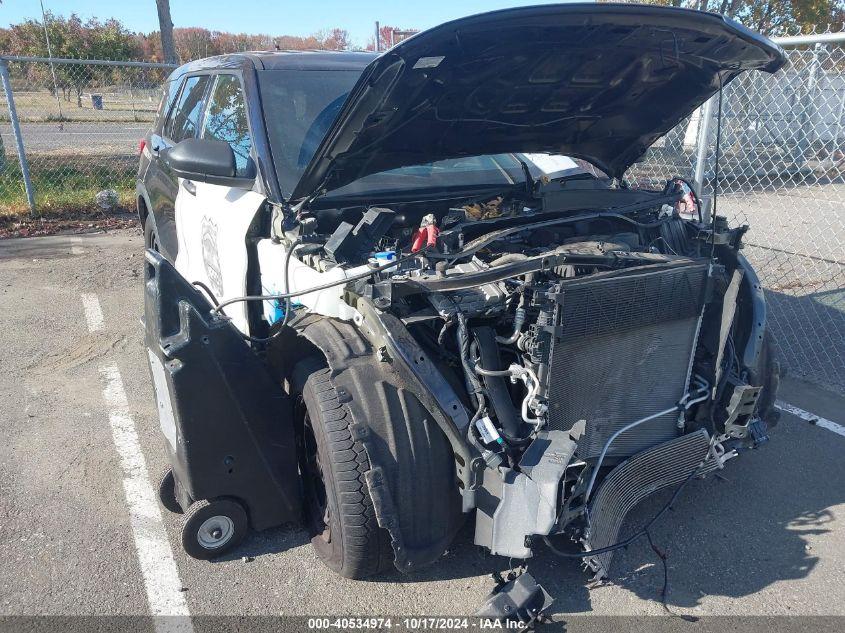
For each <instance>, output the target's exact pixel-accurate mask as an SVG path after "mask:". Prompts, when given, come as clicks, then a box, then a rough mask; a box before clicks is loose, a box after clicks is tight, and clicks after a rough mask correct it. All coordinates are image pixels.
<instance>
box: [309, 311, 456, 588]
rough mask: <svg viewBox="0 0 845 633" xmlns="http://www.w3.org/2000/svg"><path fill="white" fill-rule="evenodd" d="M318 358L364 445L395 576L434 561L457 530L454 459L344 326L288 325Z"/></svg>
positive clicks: (411, 396) (428, 421)
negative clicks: (316, 351)
mask: <svg viewBox="0 0 845 633" xmlns="http://www.w3.org/2000/svg"><path fill="white" fill-rule="evenodd" d="M295 327H296V328H297V329H298V330H299V332H300V334H301V335H302V336H304V337H305V338H307V339H308V340H309V341H310V342H311V343H312V344H313V345H314V346H316V347H317V348H318V349H319V350H320V351H321V352H322V353H323V354H324V355H325V357H326V360H327V362H328V365H329V368H330V369H331V375H332V383H333V384H334V387H335V390H336V391H337V393H338V398H339V399H340V401H341V402H342V403H343V404H344V405H345V406H346V407H348V409H349V412H350V413H351V415H352V420H353V425H352V426H351V431H352V436H353V437H354V438H355V439H357V440H358V441H360V442H361V443H362V444H363V445H364V450H365V451H366V453H367V458H368V459H369V462H370V470H369V472H367V473H366V475H365V478H366V481H367V488H368V490H369V492H370V497H371V498H372V501H373V507H374V509H375V512H376V518H377V520H378V524H379V526H380V527H382V528H384V529H386V530H387V531H388V532H389V533H390V539H391V544H392V546H393V551H394V554H395V561H394V564H395V566H396V568H397V569H398V570H400V571H403V572H408V571H411V570H412V569H413V568H414V567H417V566H420V565H425V564H428V563H431V562H433V561H435V560H436V559H437V558H439V557H440V556H441V555H442V554H443V552H444V551H446V548H447V547H448V546H449V544H450V543H451V542H452V539H453V538H454V536H455V533H456V532H457V531H458V529H459V528H460V527H461V525H462V523H463V514H462V512H461V498H460V495H459V494H458V487H457V485H456V483H455V459H454V457H453V453H452V449H451V446H450V444H449V442H448V441H447V439H446V436H445V435H444V434H443V433H442V432H441V431H440V429H439V428H438V423H437V422H436V421H435V419H434V417H435V416H434V415H433V414H432V413H431V412H430V411H429V410H427V408H426V407H424V406H423V405H422V404H421V402H420V398H418V397H417V391H416V389H414V388H413V386H411V385H409V384H408V382H407V381H405V380H403V379H402V376H401V375H400V374H399V373H398V372H397V371H396V370H395V367H394V365H395V363H391V362H382V361H380V360H379V359H377V357H376V354H375V350H374V349H373V347H372V346H371V345H370V343H369V342H368V341H367V339H366V338H364V336H363V335H362V333H361V332H360V331H359V330H358V329H357V328H356V327H355V326H354V325H352V324H350V323H346V322H343V321H337V320H334V319H329V318H326V317H321V316H318V315H307V316H305V317H304V318H303V319H302V320H301V321H299V322H298V323H296V324H295Z"/></svg>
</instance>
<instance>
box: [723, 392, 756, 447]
mask: <svg viewBox="0 0 845 633" xmlns="http://www.w3.org/2000/svg"><path fill="white" fill-rule="evenodd" d="M762 390H763V388H762V387H752V386H751V385H737V386H736V387H734V392H733V394H731V399H730V401H729V402H728V406H727V407H726V408H727V411H728V418H727V420H725V435H727V436H729V437H733V438H739V439H741V438H746V437H748V427H749V424H750V422H751V416H752V415H753V414H754V409H755V408H756V407H757V399H758V398H759V397H760V392H761V391H762ZM740 417H745V423H744V424H737V423H736V421H737V419H738V418H740Z"/></svg>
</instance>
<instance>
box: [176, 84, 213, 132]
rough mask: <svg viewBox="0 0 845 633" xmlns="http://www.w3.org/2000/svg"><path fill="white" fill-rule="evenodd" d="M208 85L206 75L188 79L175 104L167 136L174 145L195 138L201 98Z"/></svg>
mask: <svg viewBox="0 0 845 633" xmlns="http://www.w3.org/2000/svg"><path fill="white" fill-rule="evenodd" d="M207 85H208V75H202V76H200V77H188V78H187V79H186V80H185V87H184V88H182V93H181V94H180V95H179V101H177V102H176V108H175V109H174V111H173V115H172V117H171V121H170V124H169V125H168V128H167V136H168V137H169V138H170V140H172V141H173V142H174V143H178V142H179V141H183V140H185V139H186V138H193V137H194V136H196V133H197V128H198V127H199V122H200V114H201V113H202V97H203V95H204V94H205V87H206V86H207Z"/></svg>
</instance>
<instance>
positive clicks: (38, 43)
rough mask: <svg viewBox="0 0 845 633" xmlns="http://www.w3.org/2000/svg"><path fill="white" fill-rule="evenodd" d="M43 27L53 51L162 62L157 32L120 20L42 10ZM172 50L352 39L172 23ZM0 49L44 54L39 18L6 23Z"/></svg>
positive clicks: (211, 51) (190, 53) (182, 56)
mask: <svg viewBox="0 0 845 633" xmlns="http://www.w3.org/2000/svg"><path fill="white" fill-rule="evenodd" d="M46 17H47V19H46V23H47V33H48V34H49V38H50V45H51V48H52V52H53V57H70V58H74V59H86V58H87V59H112V60H134V61H149V62H162V61H165V55H164V53H163V51H162V46H161V35H160V33H159V32H158V31H154V32H152V33H136V32H132V31H130V30H129V29H127V28H126V27H125V26H124V25H123V24H122V23H121V22H120V21H119V20H116V19H113V18H112V19H108V20H99V19H97V18H91V19H90V20H86V21H83V20H82V18H80V17H79V16H78V15H76V14H74V13H72V14H71V15H70V16H69V17H64V16H60V15H54V14H52V13H50V12H48V13H47V15H46ZM173 40H174V44H175V48H176V56H177V58H178V60H179V61H181V62H186V61H189V60H192V59H197V58H200V57H208V56H210V55H220V54H223V53H234V52H239V51H246V50H267V49H274V48H278V49H282V50H314V49H322V50H348V49H352V48H353V45H352V42H351V40H350V37H349V33H348V32H347V31H346V30H345V29H340V28H333V29H325V30H321V31H317V32H315V33H313V34H311V35H307V36H296V35H275V36H274V35H267V34H247V33H230V32H228V31H211V30H209V29H203V28H198V27H187V28H174V29H173ZM0 51H2V52H3V53H4V54H6V55H32V56H39V57H46V56H47V43H46V38H45V36H44V26H43V24H42V23H41V22H40V21H38V20H26V21H24V22H21V23H19V24H13V25H11V26H10V27H9V28H0Z"/></svg>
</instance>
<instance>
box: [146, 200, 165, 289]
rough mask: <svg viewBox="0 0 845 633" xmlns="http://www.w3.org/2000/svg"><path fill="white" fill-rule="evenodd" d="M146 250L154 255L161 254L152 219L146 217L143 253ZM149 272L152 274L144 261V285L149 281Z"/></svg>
mask: <svg viewBox="0 0 845 633" xmlns="http://www.w3.org/2000/svg"><path fill="white" fill-rule="evenodd" d="M148 248H150V249H152V250H154V251H155V252H156V253H160V252H161V245H160V243H159V241H158V233H157V232H156V230H155V227H154V226H153V221H152V218H150V216H147V218H146V220H145V221H144V251H145V252H146V249H148ZM151 272H152V269H151V267H150V265H149V264H147V263H146V261H145V262H144V282H145V283H146V282H147V281H149V280H150V273H151Z"/></svg>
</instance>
